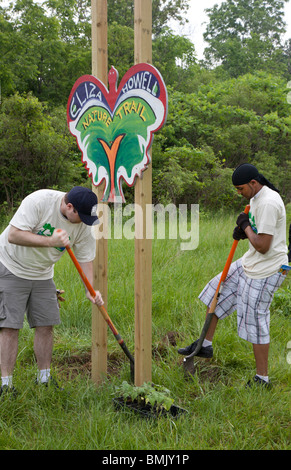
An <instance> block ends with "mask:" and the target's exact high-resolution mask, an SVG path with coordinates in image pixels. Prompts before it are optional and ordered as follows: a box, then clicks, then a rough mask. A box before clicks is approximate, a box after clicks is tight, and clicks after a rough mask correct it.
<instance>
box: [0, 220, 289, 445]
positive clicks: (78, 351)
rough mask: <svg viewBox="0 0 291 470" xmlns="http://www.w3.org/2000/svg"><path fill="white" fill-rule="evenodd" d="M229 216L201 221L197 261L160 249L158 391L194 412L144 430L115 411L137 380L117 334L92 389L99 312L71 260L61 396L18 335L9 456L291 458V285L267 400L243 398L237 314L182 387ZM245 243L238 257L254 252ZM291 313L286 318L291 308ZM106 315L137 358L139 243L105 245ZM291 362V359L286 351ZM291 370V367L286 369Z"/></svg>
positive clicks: (281, 312) (66, 276)
mask: <svg viewBox="0 0 291 470" xmlns="http://www.w3.org/2000/svg"><path fill="white" fill-rule="evenodd" d="M232 227H233V217H226V216H219V217H218V218H216V219H215V221H214V220H213V219H211V218H210V217H206V216H204V217H202V218H201V220H200V241H199V246H198V248H197V249H196V250H194V251H181V250H180V242H179V240H154V241H153V302H152V304H153V314H152V319H153V324H152V331H153V360H152V375H153V377H152V379H153V382H154V383H156V384H159V385H162V386H164V387H166V388H168V389H170V391H171V394H172V396H173V398H174V399H175V404H176V405H179V406H182V407H183V408H186V409H187V411H188V413H187V414H185V415H183V416H181V417H180V418H178V419H173V418H171V417H170V416H167V417H161V418H159V419H156V420H153V419H152V420H147V419H143V418H140V417H139V416H136V415H132V414H130V413H127V412H125V411H117V410H116V409H115V408H114V406H113V403H112V398H113V397H114V396H116V387H117V386H118V385H120V384H121V382H122V381H123V380H127V381H130V373H129V370H130V369H129V363H128V359H127V358H126V357H125V355H124V354H123V352H122V351H121V348H120V347H119V345H118V344H117V342H116V340H115V338H114V337H113V335H112V333H111V332H110V330H109V331H108V353H109V370H110V375H109V376H108V377H107V378H106V380H105V381H104V383H103V384H102V385H100V386H99V387H98V388H96V386H95V385H94V384H93V383H92V381H91V379H90V368H91V364H90V348H91V305H90V303H89V302H88V301H87V300H86V298H85V296H84V290H83V286H82V284H81V281H80V279H79V276H78V273H77V272H76V270H75V268H74V266H73V265H72V262H71V260H70V259H69V257H68V255H65V256H64V257H63V258H62V259H61V260H60V261H59V262H58V264H57V265H56V268H55V282H56V284H57V286H58V287H60V288H63V289H64V290H65V298H66V302H65V303H63V304H62V308H61V318H62V323H61V325H60V326H58V327H56V328H55V345H54V356H53V372H54V375H55V376H56V377H57V378H58V380H59V382H60V383H61V384H62V385H63V386H64V388H65V389H64V391H63V392H59V391H56V390H53V389H44V388H41V387H36V386H35V383H34V380H35V375H36V364H35V358H34V354H33V331H31V330H30V329H29V328H28V326H27V324H25V326H24V328H23V330H21V332H20V339H19V354H18V359H17V364H16V368H15V373H14V384H15V386H16V387H17V389H18V391H19V394H18V396H17V398H16V399H14V400H11V399H7V398H5V399H3V400H0V449H1V450H6V449H7V450H8V449H9V450H11V449H15V450H97V449H98V450H104V451H105V450H111V451H112V450H151V451H152V450H164V451H166V450H176V451H178V450H180V451H183V450H194V449H195V450H222V449H224V450H289V449H290V361H288V360H287V355H288V342H289V341H290V340H291V327H290V316H289V315H290V308H289V307H290V274H289V279H288V280H287V281H285V285H284V284H283V286H282V287H281V289H280V290H279V291H278V294H277V295H276V297H275V300H274V303H273V305H272V314H271V338H272V339H271V347H270V359H269V374H270V378H271V380H272V382H273V384H274V385H273V388H272V389H271V390H260V389H245V383H246V382H247V380H248V379H249V378H251V377H252V376H253V375H254V372H255V364H254V358H253V353H252V347H251V345H250V344H249V343H247V342H245V341H243V340H241V339H240V338H238V336H237V333H236V318H235V314H234V315H233V316H231V317H230V318H228V319H226V320H224V321H222V322H220V323H219V327H218V330H217V333H216V335H215V339H214V352H215V357H214V358H213V359H211V360H210V361H209V360H208V361H207V360H206V361H205V360H203V359H200V360H199V359H198V358H197V359H196V373H195V375H194V376H192V377H185V375H184V371H183V367H182V358H181V357H180V356H179V355H178V354H177V348H178V347H180V346H183V345H186V344H188V343H189V342H192V341H193V339H194V338H196V337H197V336H198V335H199V333H200V330H201V328H202V325H203V322H204V316H205V307H204V306H203V304H201V302H200V301H199V300H197V295H198V294H199V292H200V291H201V289H202V288H203V287H204V285H205V283H206V282H207V281H208V280H209V279H210V278H211V277H212V276H213V275H215V274H217V272H219V271H220V270H221V269H222V268H223V266H224V263H225V261H226V258H227V255H228V252H229V249H230V246H231V244H232V239H231V236H230V234H231V233H232ZM246 247H247V244H246V242H245V241H242V242H240V243H239V246H238V248H237V252H236V254H235V258H238V257H239V256H241V254H242V253H243V252H244V251H245V250H246ZM288 305H289V307H288ZM108 311H109V314H110V316H111V318H112V320H113V321H114V324H115V325H116V327H117V329H118V330H119V331H120V333H121V335H122V336H123V338H124V339H125V341H126V344H127V346H128V348H129V349H130V351H132V352H134V242H133V241H130V240H109V306H108ZM289 351H290V350H289ZM288 362H289V363H288Z"/></svg>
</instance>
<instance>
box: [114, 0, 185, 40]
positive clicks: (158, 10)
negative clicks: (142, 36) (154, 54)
mask: <svg viewBox="0 0 291 470" xmlns="http://www.w3.org/2000/svg"><path fill="white" fill-rule="evenodd" d="M188 8H189V0H153V2H152V17H153V22H152V29H153V34H154V36H157V35H159V34H161V32H162V31H163V29H164V27H165V26H166V25H167V23H168V21H169V20H170V19H173V20H176V21H178V22H179V23H180V24H184V23H185V22H187V21H188V20H187V19H185V17H184V14H186V13H187V11H188ZM114 21H115V22H117V23H118V24H120V25H121V26H128V27H129V28H132V29H133V28H134V0H118V2H117V1H115V0H108V24H111V23H113V22H114Z"/></svg>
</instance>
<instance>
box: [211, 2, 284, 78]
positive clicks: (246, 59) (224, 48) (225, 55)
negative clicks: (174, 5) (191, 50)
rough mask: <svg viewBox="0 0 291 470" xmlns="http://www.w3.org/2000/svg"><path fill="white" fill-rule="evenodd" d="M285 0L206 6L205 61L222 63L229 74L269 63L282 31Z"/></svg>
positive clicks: (268, 65)
mask: <svg viewBox="0 0 291 470" xmlns="http://www.w3.org/2000/svg"><path fill="white" fill-rule="evenodd" d="M285 1H287V0H251V1H250V0H229V1H227V2H222V3H221V5H220V6H218V5H214V7H213V8H210V9H207V10H206V12H207V14H208V16H209V20H210V21H209V24H208V25H207V28H206V32H205V34H204V39H205V40H206V41H207V42H208V43H209V47H208V48H206V50H205V57H206V59H207V61H208V63H209V64H211V65H215V64H219V63H221V64H222V65H223V66H224V68H225V69H226V70H227V71H228V72H229V74H230V75H231V76H238V75H241V74H243V73H248V72H253V71H254V70H259V69H267V68H268V67H270V65H271V64H272V62H273V60H274V57H275V56H276V52H277V51H278V49H279V50H280V48H281V37H282V34H283V33H284V32H285V22H284V19H283V18H284V11H283V7H284V2H285Z"/></svg>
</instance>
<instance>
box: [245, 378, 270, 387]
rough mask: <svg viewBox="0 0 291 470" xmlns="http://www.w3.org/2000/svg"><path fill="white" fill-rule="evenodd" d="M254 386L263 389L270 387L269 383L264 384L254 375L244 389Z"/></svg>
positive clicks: (264, 382) (263, 381)
mask: <svg viewBox="0 0 291 470" xmlns="http://www.w3.org/2000/svg"><path fill="white" fill-rule="evenodd" d="M254 385H259V386H261V387H264V388H271V386H272V385H271V384H270V382H266V381H265V380H263V379H261V378H260V377H258V376H257V375H255V377H253V378H252V379H251V380H249V381H248V383H247V384H246V388H250V387H252V386H254Z"/></svg>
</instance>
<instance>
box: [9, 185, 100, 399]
mask: <svg viewBox="0 0 291 470" xmlns="http://www.w3.org/2000/svg"><path fill="white" fill-rule="evenodd" d="M96 208H97V196H96V195H95V194H94V193H93V191H91V190H90V189H88V188H83V187H81V186H76V187H74V188H72V189H71V191H69V192H68V193H64V192H60V191H54V190H46V189H42V190H39V191H36V192H34V193H32V194H30V195H29V196H27V197H26V198H25V199H24V200H23V201H22V203H21V205H20V207H19V208H18V210H17V212H16V213H15V215H14V216H13V218H12V219H11V221H10V224H9V226H8V227H7V228H6V229H5V230H4V232H3V233H2V234H1V235H0V330H1V333H0V335H1V378H2V387H1V389H0V394H3V393H4V392H9V391H13V386H12V372H13V369H14V365H15V361H16V357H17V349H18V332H19V330H20V329H21V328H22V327H23V321H24V315H25V313H26V316H27V320H28V323H29V326H30V327H31V328H35V337H34V351H35V355H36V360H37V365H38V369H39V374H38V381H39V382H41V383H45V384H48V382H50V383H53V381H52V380H51V376H50V363H51V357H52V349H53V326H54V325H57V324H59V323H60V313H59V305H58V299H57V291H56V287H55V284H54V281H53V275H54V264H55V263H56V262H57V261H58V260H59V259H60V258H61V256H62V255H63V254H64V253H65V247H66V245H70V247H71V248H72V249H73V250H74V253H75V256H76V258H77V259H78V261H79V263H80V265H81V267H82V269H83V271H84V273H85V275H86V276H87V278H88V279H89V281H90V282H91V283H92V281H93V259H94V258H95V249H96V242H95V240H94V238H93V236H92V234H91V226H92V225H94V224H95V223H98V217H97V215H96ZM86 295H87V297H88V299H89V300H90V301H91V302H92V303H96V304H97V305H102V303H103V300H102V297H101V294H100V292H98V291H96V297H95V298H93V297H91V295H90V293H89V292H88V291H87V290H86Z"/></svg>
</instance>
